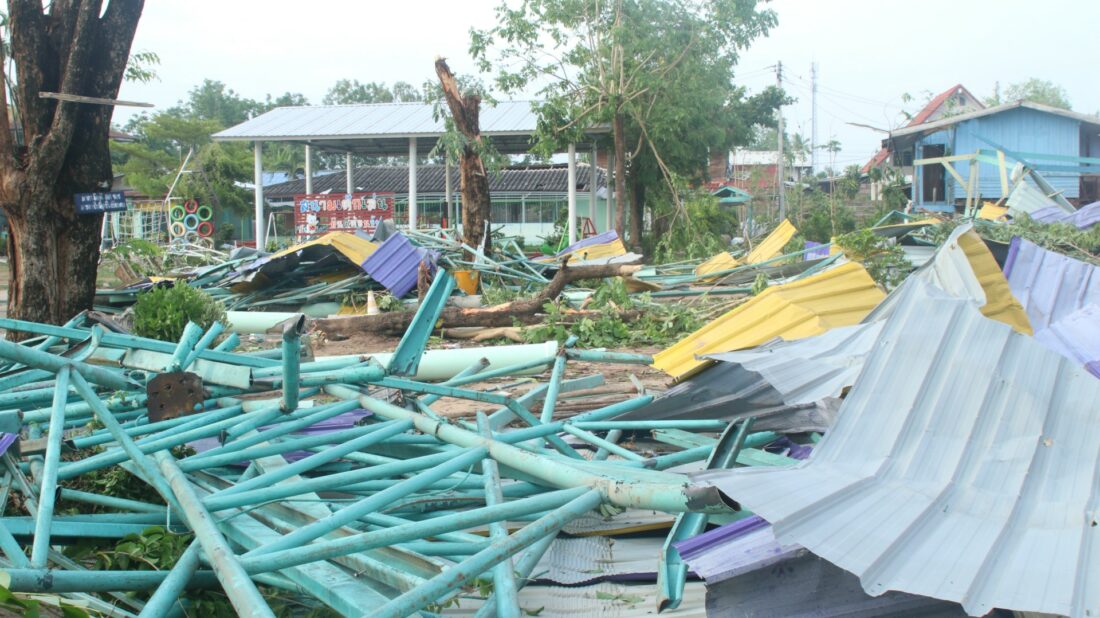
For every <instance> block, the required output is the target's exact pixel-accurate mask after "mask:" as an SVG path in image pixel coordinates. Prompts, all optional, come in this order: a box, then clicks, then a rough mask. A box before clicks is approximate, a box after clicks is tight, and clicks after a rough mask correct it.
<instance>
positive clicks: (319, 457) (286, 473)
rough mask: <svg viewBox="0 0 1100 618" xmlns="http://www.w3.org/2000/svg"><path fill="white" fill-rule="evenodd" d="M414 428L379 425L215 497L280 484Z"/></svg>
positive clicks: (398, 423) (399, 424)
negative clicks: (374, 428) (363, 434)
mask: <svg viewBox="0 0 1100 618" xmlns="http://www.w3.org/2000/svg"><path fill="white" fill-rule="evenodd" d="M412 426H413V424H412V422H411V421H408V420H399V421H390V422H387V423H382V424H379V425H378V426H377V427H378V429H377V430H376V431H372V432H371V433H369V434H367V435H365V436H359V437H358V438H355V439H353V440H348V441H347V442H345V443H343V444H341V445H339V446H334V447H330V448H327V449H325V450H323V451H321V452H320V453H315V454H313V455H310V456H309V457H306V458H305V459H299V460H298V461H296V462H294V463H292V464H287V465H286V466H283V467H280V468H278V469H276V470H271V471H269V472H265V473H263V474H261V475H259V476H256V477H254V478H251V479H248V480H247V481H244V482H242V483H237V484H236V485H233V486H232V487H228V488H226V489H223V490H222V491H220V492H218V493H216V494H214V495H223V496H224V495H230V494H235V493H240V492H242V491H246V490H249V489H255V488H257V487H266V486H270V485H273V484H275V483H278V482H279V481H283V480H286V479H288V478H290V477H292V476H295V475H297V474H301V473H303V472H308V471H310V470H312V469H314V468H316V467H318V466H320V465H321V464H325V463H328V462H330V461H334V460H336V459H339V458H340V457H343V456H344V455H346V454H347V453H351V452H354V451H358V450H359V449H362V448H366V447H368V446H371V445H373V444H377V443H379V442H382V441H384V440H386V438H389V437H391V436H395V435H397V434H400V433H404V432H406V431H408V430H409V429H412Z"/></svg>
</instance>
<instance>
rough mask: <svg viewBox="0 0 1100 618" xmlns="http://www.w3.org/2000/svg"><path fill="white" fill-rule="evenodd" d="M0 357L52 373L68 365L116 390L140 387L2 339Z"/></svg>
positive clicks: (106, 372) (100, 370) (109, 373)
mask: <svg viewBox="0 0 1100 618" xmlns="http://www.w3.org/2000/svg"><path fill="white" fill-rule="evenodd" d="M0 357H2V358H7V359H10V360H14V361H16V362H19V363H23V364H24V365H27V366H29V367H34V368H36V369H42V370H45V371H50V372H54V373H56V372H58V371H61V368H62V367H65V366H66V365H69V366H71V367H72V368H73V371H75V372H76V373H78V374H80V375H81V376H83V377H85V378H87V379H88V380H90V381H92V382H95V383H96V384H101V385H103V386H108V387H110V388H113V389H116V390H131V389H134V390H136V389H139V388H141V386H142V385H140V384H138V383H137V382H134V381H132V380H128V379H126V378H124V377H122V376H120V375H118V374H117V373H115V372H114V371H111V370H109V369H104V368H102V367H97V366H95V365H89V364H87V363H83V362H80V361H74V360H71V359H68V358H65V357H64V356H55V355H53V354H50V353H48V352H39V351H38V350H33V349H31V348H26V347H23V346H21V345H19V344H17V343H12V342H10V341H5V340H3V339H0Z"/></svg>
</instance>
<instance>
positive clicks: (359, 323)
mask: <svg viewBox="0 0 1100 618" xmlns="http://www.w3.org/2000/svg"><path fill="white" fill-rule="evenodd" d="M641 268H642V267H641V266H640V265H636V264H598V265H591V266H577V267H573V268H570V267H568V266H564V265H563V266H562V267H561V269H560V270H558V272H557V274H556V275H554V278H553V279H551V280H550V282H549V283H547V284H546V287H545V288H543V289H542V290H541V291H540V292H539V293H538V294H536V295H535V296H534V297H532V298H525V299H522V300H515V301H512V302H508V303H502V304H500V305H496V306H493V307H484V308H480V309H463V308H461V307H447V308H446V309H444V310H443V313H442V314H441V315H440V318H439V322H438V323H437V324H436V326H437V327H439V328H457V327H464V326H482V327H496V326H513V325H514V324H516V323H517V322H518V323H520V324H536V323H538V322H540V321H541V318H540V317H539V315H538V314H539V312H540V311H542V307H543V305H545V304H546V303H547V302H549V301H552V300H554V299H556V298H557V297H558V296H559V295H560V294H561V293H562V291H563V290H565V286H567V285H569V284H570V283H574V282H576V281H580V280H582V279H606V278H608V277H627V276H630V275H632V274H634V273H635V272H637V271H638V270H640V269H641ZM601 313H602V312H600V311H577V312H574V314H573V315H575V316H576V317H577V319H580V318H583V317H590V316H598V315H599V314H601ZM637 314H638V312H637V311H627V312H623V314H622V316H621V317H622V318H623V319H624V320H627V321H629V320H631V319H633V318H635V317H637ZM412 318H413V312H412V311H397V312H391V313H381V314H378V315H357V316H351V317H344V318H327V319H322V320H316V321H315V322H314V326H315V328H316V329H317V330H320V331H322V332H324V333H325V335H326V336H329V337H333V336H336V337H349V336H353V335H355V334H356V333H373V334H380V335H402V334H404V332H405V330H406V329H408V327H409V324H410V323H411V322H412Z"/></svg>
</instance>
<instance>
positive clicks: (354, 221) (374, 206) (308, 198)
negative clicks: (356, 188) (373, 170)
mask: <svg viewBox="0 0 1100 618" xmlns="http://www.w3.org/2000/svg"><path fill="white" fill-rule="evenodd" d="M393 197H394V194H393V193H376V192H375V193H344V194H339V193H315V194H310V195H295V196H294V234H295V236H297V238H298V240H308V239H310V238H315V237H317V236H320V235H322V234H327V233H329V232H354V231H356V230H361V231H364V232H367V233H374V230H375V229H376V228H377V227H378V224H379V223H380V222H382V220H384V219H392V218H393Z"/></svg>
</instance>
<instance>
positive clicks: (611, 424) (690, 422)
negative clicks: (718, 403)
mask: <svg viewBox="0 0 1100 618" xmlns="http://www.w3.org/2000/svg"><path fill="white" fill-rule="evenodd" d="M729 424H730V422H729V421H720V420H716V421H709V420H696V419H685V420H672V421H615V420H611V421H573V425H575V426H577V427H579V428H581V429H587V430H588V431H610V430H612V429H622V430H630V431H650V430H653V429H684V430H688V431H724V430H725V429H726V427H727V426H729Z"/></svg>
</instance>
